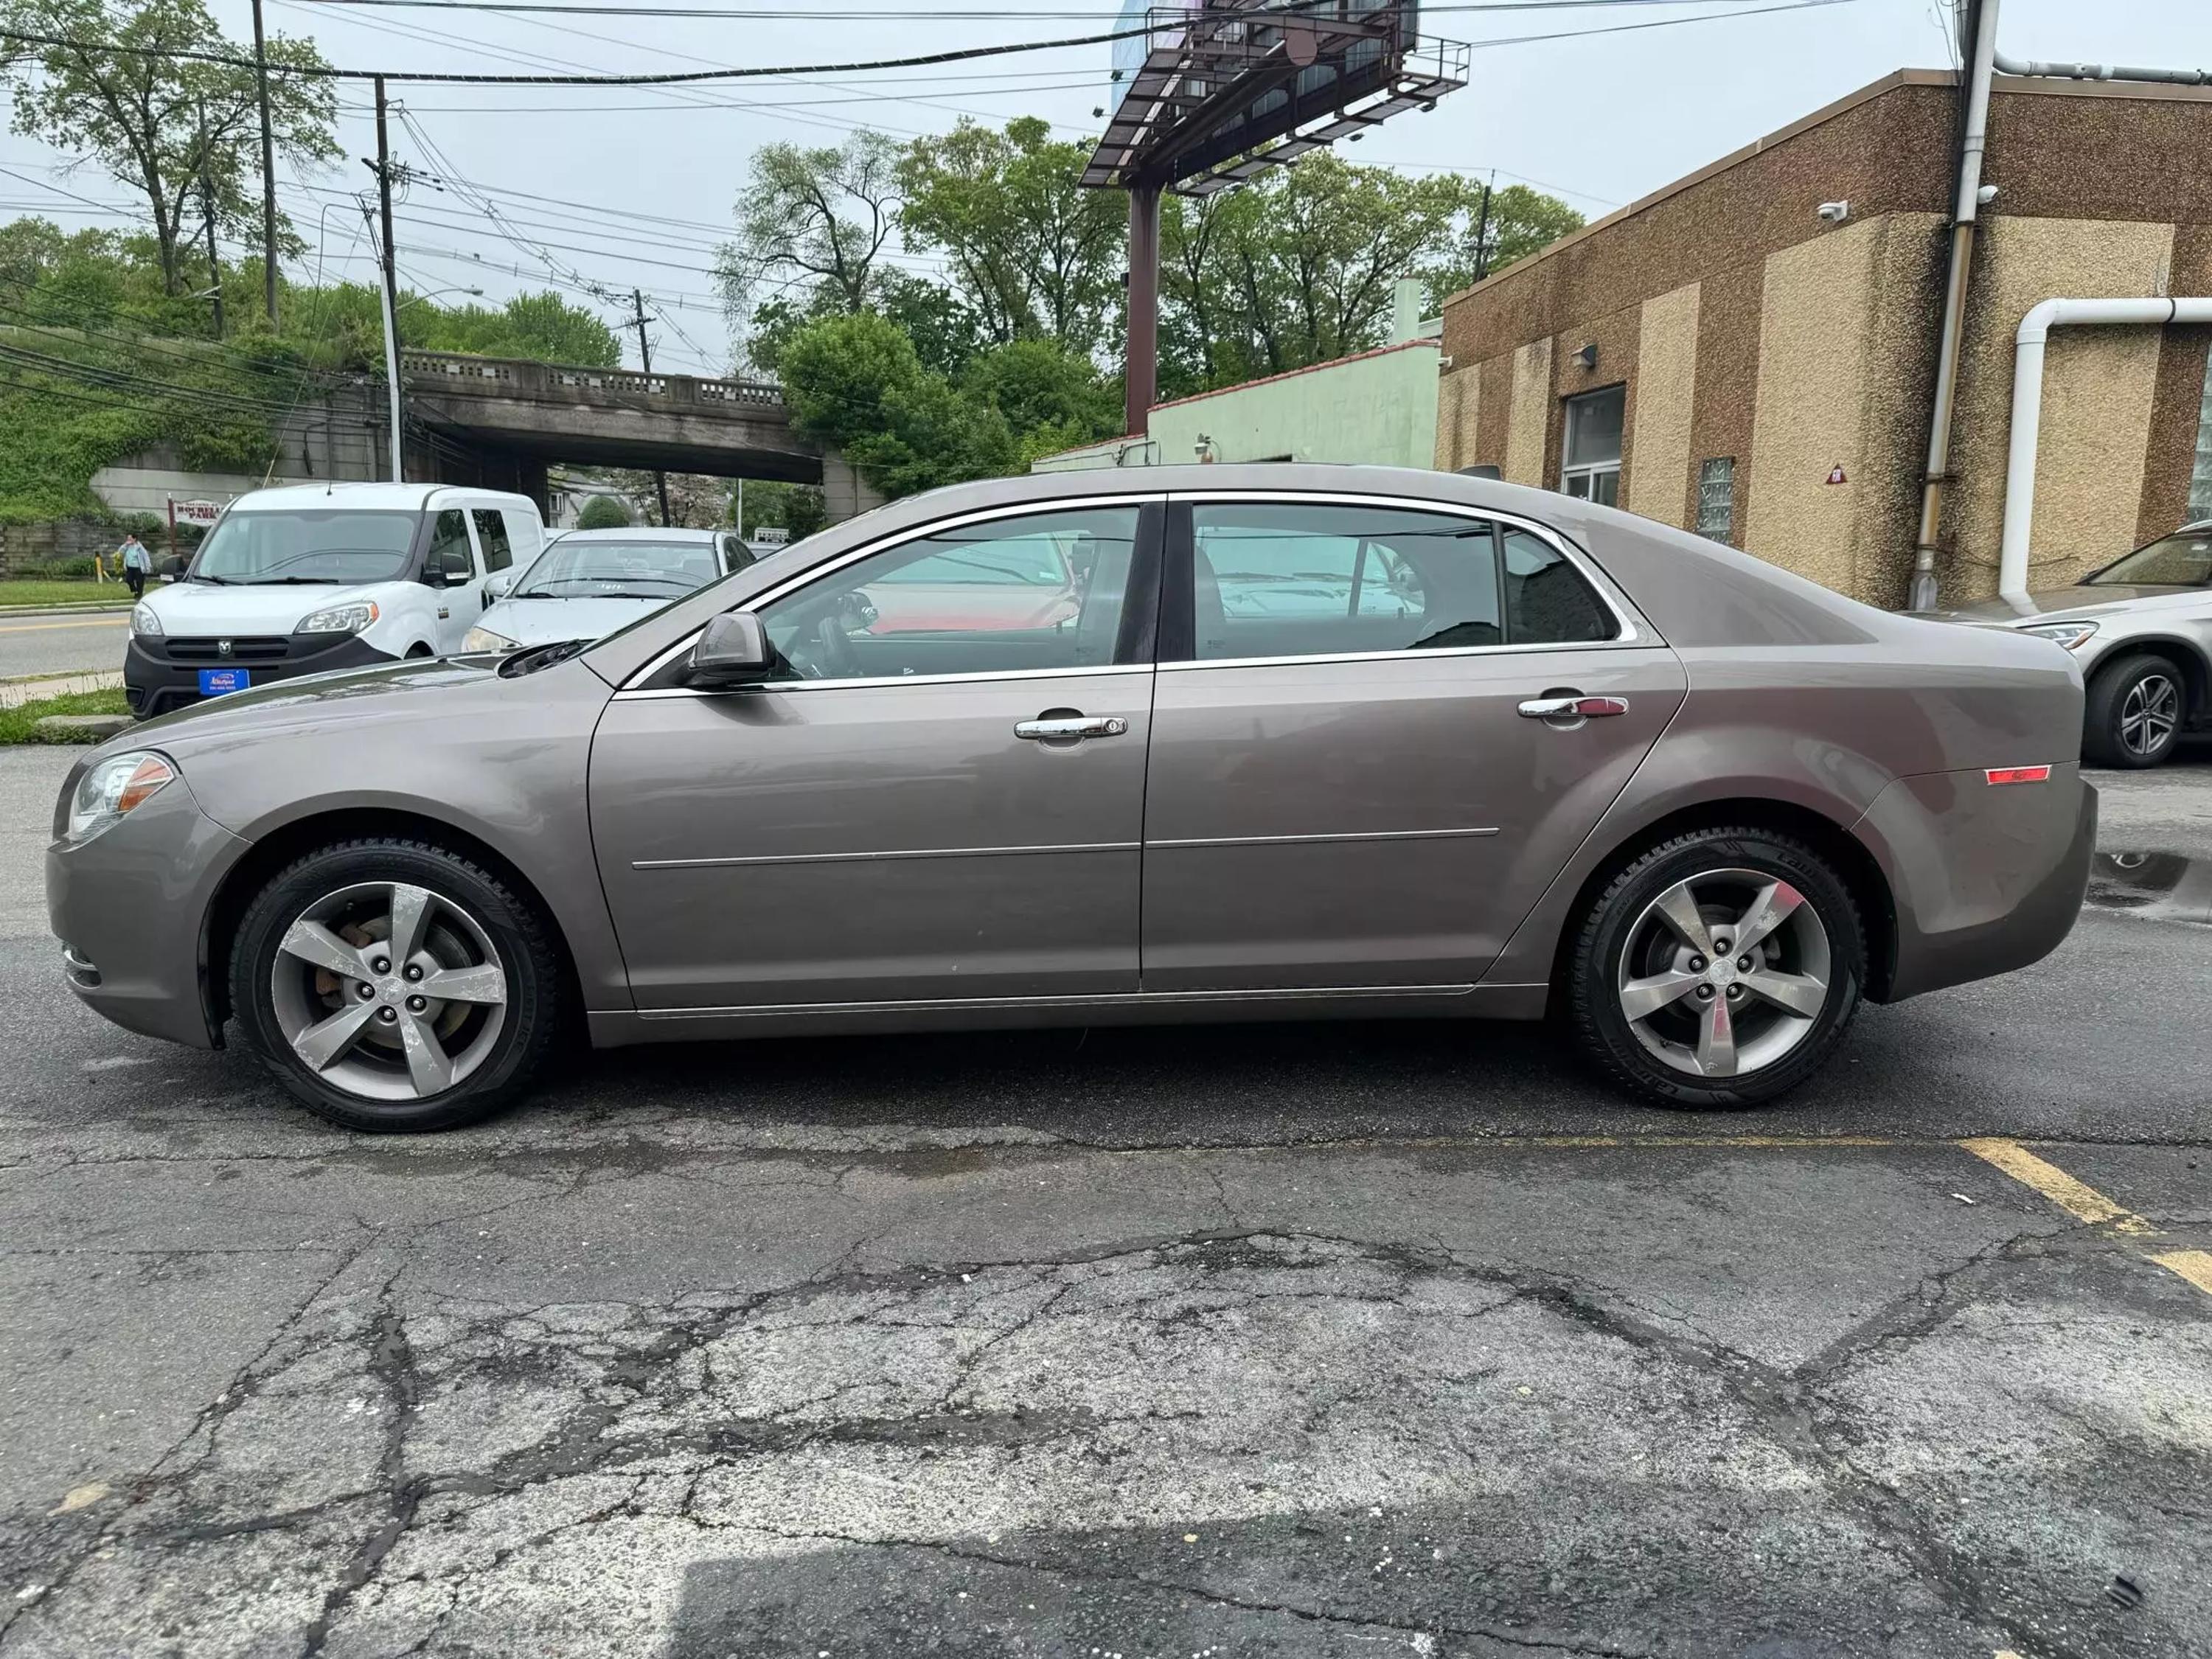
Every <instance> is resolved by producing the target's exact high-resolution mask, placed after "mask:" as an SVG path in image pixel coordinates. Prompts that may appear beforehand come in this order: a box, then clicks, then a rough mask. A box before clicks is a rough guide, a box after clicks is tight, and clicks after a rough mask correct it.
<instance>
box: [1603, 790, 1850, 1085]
mask: <svg viewBox="0 0 2212 1659" xmlns="http://www.w3.org/2000/svg"><path fill="white" fill-rule="evenodd" d="M1865 959H1866V946H1865V943H1864V935H1863V929H1862V927H1861V924H1860V921H1859V913H1858V908H1857V905H1856V904H1854V903H1853V902H1852V900H1851V895H1850V889H1849V888H1848V887H1847V886H1846V885H1845V884H1844V881H1843V879H1842V878H1840V877H1839V876H1838V874H1837V873H1836V872H1835V870H1834V869H1833V868H1832V866H1830V865H1829V864H1828V862H1827V861H1826V860H1825V859H1823V858H1821V857H1820V854H1817V853H1815V852H1814V850H1813V849H1812V848H1809V847H1807V846H1805V845H1804V844H1802V842H1797V841H1795V840H1793V839H1791V838H1790V837H1788V836H1782V835H1778V834H1775V833H1772V832H1771V831H1767V830H1763V829H1701V830H1698V831H1695V832H1693V833H1691V834H1688V835H1684V836H1677V837H1675V838H1674V839H1673V840H1670V841H1668V842H1663V843H1662V844H1661V845H1659V846H1657V847H1655V848H1651V849H1650V851H1648V852H1646V853H1644V854H1643V855H1642V856H1640V857H1639V858H1638V859H1636V860H1634V861H1633V862H1632V863H1631V864H1630V865H1629V866H1628V867H1627V868H1626V869H1625V870H1623V871H1622V872H1620V874H1619V875H1617V876H1616V877H1614V878H1613V880H1612V881H1611V882H1610V883H1608V884H1607V886H1606V888H1605V890H1604V891H1603V892H1602V893H1601V894H1600V895H1599V896H1598V898H1597V900H1596V902H1595V903H1594V904H1592V905H1591V907H1590V908H1589V912H1588V914H1587V915H1586V916H1585V917H1584V919H1583V926H1582V927H1581V930H1580V932H1579V933H1578V934H1577V936H1576V939H1575V940H1574V942H1573V945H1572V949H1571V953H1570V956H1569V959H1568V965H1567V980H1568V982H1567V986H1566V991H1567V1006H1568V1012H1569V1017H1570V1018H1571V1023H1572V1025H1573V1029H1574V1032H1575V1035H1576V1038H1577V1042H1578V1044H1579V1046H1580V1047H1581V1048H1582V1050H1583V1054H1585V1055H1586V1056H1587V1057H1588V1058H1589V1060H1591V1061H1592V1062H1593V1063H1594V1064H1595V1066H1597V1068H1598V1069H1599V1070H1600V1071H1601V1072H1602V1073H1605V1074H1606V1075H1607V1076H1608V1077H1610V1078H1611V1079H1613V1081H1614V1082H1616V1083H1618V1084H1620V1085H1622V1086H1624V1087H1626V1088H1627V1089H1629V1090H1631V1091H1633V1092H1635V1093H1637V1094H1639V1095H1642V1096H1643V1097H1645V1098H1646V1099H1649V1100H1653V1101H1656V1102H1658V1103H1660V1104H1662V1105H1668V1106H1693V1107H1730V1106H1749V1105H1755V1104H1757V1103H1759V1102H1761V1101H1765V1100H1771V1099H1772V1098H1773V1097H1775V1096H1777V1095H1779V1094H1781V1093H1783V1092H1784V1091H1787V1090H1789V1089H1791V1088H1794V1087H1796V1085H1798V1084H1799V1083H1802V1081H1804V1079H1806V1078H1807V1077H1808V1076H1810V1075H1811V1074H1812V1073H1814V1071H1816V1070H1818V1069H1819V1067H1820V1064H1821V1063H1822V1062H1823V1061H1824V1060H1826V1058H1827V1057H1828V1055H1829V1054H1831V1053H1832V1051H1833V1050H1834V1048H1835V1047H1836V1045H1837V1044H1838V1042H1841V1041H1842V1040H1843V1036H1844V1030H1846V1029H1847V1028H1848V1027H1849V1025H1850V1022H1851V1018H1852V1017H1853V1016H1854V1015H1855V1014H1856V1013H1857V1011H1858V1005H1859V993H1860V987H1861V985H1862V983H1863V980H1864V978H1865Z"/></svg>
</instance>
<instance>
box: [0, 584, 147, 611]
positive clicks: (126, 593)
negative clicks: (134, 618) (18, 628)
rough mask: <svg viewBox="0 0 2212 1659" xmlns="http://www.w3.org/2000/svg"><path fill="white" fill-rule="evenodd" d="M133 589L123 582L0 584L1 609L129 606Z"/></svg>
mask: <svg viewBox="0 0 2212 1659" xmlns="http://www.w3.org/2000/svg"><path fill="white" fill-rule="evenodd" d="M130 603H131V590H130V589H129V588H127V587H125V586H124V585H123V584H122V583H121V582H95V581H94V580H91V579H90V578H89V577H86V578H84V579H82V580H78V581H40V580H26V581H0V609H6V608H8V607H10V606H14V607H17V608H21V607H24V606H37V605H128V604H130Z"/></svg>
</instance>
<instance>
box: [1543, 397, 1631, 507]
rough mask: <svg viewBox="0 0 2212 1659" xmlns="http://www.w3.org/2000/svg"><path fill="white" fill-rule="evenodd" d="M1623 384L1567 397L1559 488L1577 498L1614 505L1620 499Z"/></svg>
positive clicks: (1607, 505) (1602, 504) (1625, 403)
mask: <svg viewBox="0 0 2212 1659" xmlns="http://www.w3.org/2000/svg"><path fill="white" fill-rule="evenodd" d="M1627 403H1628V390H1627V388H1626V386H1607V387H1606V389H1605V390H1604V391H1602V392H1586V393H1584V394H1583V396H1582V397H1579V398H1568V399H1567V442H1566V465H1565V467H1564V468H1562V470H1561V471H1560V476H1559V488H1560V489H1563V490H1565V492H1566V493H1567V494H1568V495H1572V496H1574V497H1576V498H1577V500H1580V501H1595V502H1597V503H1598V504H1599V505H1601V506H1602V507H1613V506H1616V505H1618V504H1619V502H1620V429H1621V425H1622V417H1623V415H1624V414H1625V412H1626V408H1627Z"/></svg>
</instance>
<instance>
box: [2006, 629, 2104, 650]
mask: <svg viewBox="0 0 2212 1659" xmlns="http://www.w3.org/2000/svg"><path fill="white" fill-rule="evenodd" d="M2020 631H2021V633H2023V634H2033V635H2035V637H2036V638H2038V639H2039V640H2049V641H2051V642H2052V643H2054V644H2057V645H2063V646H2064V647H2066V648H2067V649H2068V650H2069V651H2079V650H2080V649H2081V645H2082V642H2083V641H2086V640H2087V638H2088V637H2089V635H2092V634H2093V633H2095V632H2096V631H2097V624H2096V623H2093V622H2058V623H2036V624H2035V625H2034V626H2033V627H2032V628H2023V629H2021V630H2020Z"/></svg>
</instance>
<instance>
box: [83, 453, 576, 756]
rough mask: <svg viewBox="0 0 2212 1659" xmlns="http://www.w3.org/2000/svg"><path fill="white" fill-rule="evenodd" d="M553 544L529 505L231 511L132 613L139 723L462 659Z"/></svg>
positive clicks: (334, 492)
mask: <svg viewBox="0 0 2212 1659" xmlns="http://www.w3.org/2000/svg"><path fill="white" fill-rule="evenodd" d="M544 541H545V526H544V520H541V519H540V518H539V517H538V507H537V505H536V503H534V502H532V501H531V500H530V498H529V497H528V496H526V495H505V494H502V493H501V492H499V491H497V490H490V489H467V488H464V487H462V486H459V485H453V484H398V483H333V484H296V485H290V486H288V487H286V488H284V489H257V490H254V491H253V492H252V493H251V494H250V495H241V496H240V497H239V498H238V499H237V500H236V501H233V502H232V503H231V504H230V506H229V507H228V509H227V510H226V511H225V512H224V513H223V515H222V518H220V519H219V520H216V524H215V526H214V527H213V528H212V529H210V531H209V532H208V533H207V538H206V539H205V540H204V541H203V542H202V543H201V544H200V548H199V551H198V552H197V553H196V554H195V555H194V556H193V557H192V562H191V564H190V565H189V566H188V567H186V568H185V573H184V574H183V575H182V576H181V577H180V578H179V579H178V580H177V581H176V582H174V583H173V584H167V585H161V586H154V587H149V589H148V590H147V591H146V597H145V598H144V599H143V600H142V601H141V602H140V603H139V605H137V608H136V609H135V610H133V611H131V644H130V647H129V649H128V650H127V652H126V653H125V657H124V662H123V686H124V694H125V697H126V698H127V699H128V700H129V702H130V704H131V712H132V713H133V714H138V715H140V716H141V717H149V716H152V715H155V714H167V713H169V712H170V711H171V710H173V709H177V708H185V707H187V706H189V705H191V704H192V703H195V702H199V701H200V700H201V699H202V698H204V697H212V696H221V695H222V694H223V693H224V692H226V691H242V690H245V689H246V687H247V686H249V685H264V684H268V683H269V682H270V681H271V680H281V679H291V678H295V677H296V676H298V675H301V674H319V673H322V672H324V671H326V670H329V669H333V668H356V667H360V666H362V665H367V664H369V663H379V662H392V661H396V660H398V659H401V658H404V657H430V656H438V655H441V654H443V653H447V652H451V651H458V650H459V649H460V648H461V641H462V640H463V639H464V638H465V637H466V636H467V634H468V631H469V629H471V628H472V627H474V626H475V625H476V621H477V617H480V616H482V615H483V609H484V607H485V605H489V604H490V603H491V602H492V601H493V600H495V599H497V598H498V597H499V596H500V595H501V593H503V592H506V591H507V586H508V585H509V584H510V583H512V582H513V580H514V578H515V576H516V575H517V574H519V573H520V571H522V570H523V569H525V568H527V567H528V566H529V564H530V562H532V560H533V559H535V558H536V557H537V556H538V552H539V550H541V549H542V548H543V547H544Z"/></svg>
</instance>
